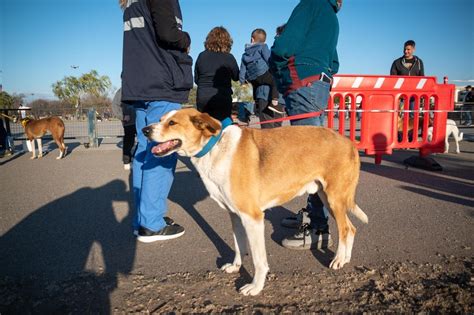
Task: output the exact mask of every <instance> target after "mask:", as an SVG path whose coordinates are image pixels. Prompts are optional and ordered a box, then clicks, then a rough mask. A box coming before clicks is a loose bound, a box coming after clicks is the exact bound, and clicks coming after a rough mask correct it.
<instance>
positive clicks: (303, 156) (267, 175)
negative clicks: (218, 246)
mask: <svg viewBox="0 0 474 315" xmlns="http://www.w3.org/2000/svg"><path fill="white" fill-rule="evenodd" d="M143 132H144V134H145V135H147V136H148V138H149V139H151V140H154V141H157V142H159V144H158V145H156V146H155V147H153V148H152V153H153V154H154V155H156V156H166V155H169V154H171V153H173V152H177V153H178V154H180V155H183V156H189V157H191V161H192V163H193V164H194V165H195V167H196V169H197V170H198V171H199V173H200V175H201V178H202V179H203V181H204V184H205V186H206V188H207V190H208V191H209V193H210V195H211V197H212V198H213V199H214V200H215V201H217V203H218V204H219V206H221V207H222V208H224V209H227V210H229V213H230V218H231V222H232V228H233V235H234V242H235V258H234V261H233V262H232V263H228V264H225V265H224V266H222V268H221V269H222V270H224V271H225V272H228V273H231V272H237V271H238V270H239V269H240V266H241V264H242V258H241V255H245V254H246V253H247V241H248V244H249V245H250V252H251V254H252V260H253V264H254V267H255V276H254V278H253V281H252V282H251V283H249V284H246V285H244V286H243V287H242V288H240V292H241V293H243V294H244V295H256V294H258V293H260V291H261V290H262V289H263V287H264V284H265V277H266V275H267V272H268V263H267V256H266V250H265V240H264V214H263V211H264V210H265V209H268V208H271V207H274V206H277V205H281V204H284V203H286V202H288V201H290V200H291V199H293V198H294V197H296V196H300V195H302V194H304V193H306V192H308V193H316V192H317V193H318V195H319V196H320V197H321V199H322V200H323V202H324V204H325V206H326V207H327V208H328V209H329V210H330V213H331V214H332V216H333V217H334V218H335V220H336V223H337V228H338V232H339V243H338V248H337V252H336V255H335V258H334V259H333V261H332V262H331V264H330V267H331V268H332V269H339V268H341V267H342V266H343V265H344V264H346V263H348V262H349V261H350V259H351V252H352V245H353V242H354V235H355V232H356V229H355V227H354V226H353V225H352V223H351V222H350V221H349V218H348V216H347V214H348V213H349V212H352V213H353V214H354V215H355V216H356V217H357V218H359V219H360V220H362V221H363V222H365V223H367V222H368V219H367V216H366V215H365V213H364V212H363V211H362V210H361V209H360V208H359V207H358V206H357V205H356V203H355V193H356V186H357V182H358V179H359V168H360V161H359V153H358V151H357V150H356V148H355V147H354V146H353V145H352V143H351V141H350V140H348V139H347V138H344V137H343V136H341V135H339V134H338V133H336V132H334V131H332V130H330V129H327V128H322V127H313V126H291V127H282V128H275V129H266V130H258V129H250V128H240V127H238V126H235V125H230V126H228V127H227V128H225V129H223V130H222V125H221V123H220V122H219V121H218V120H215V119H213V118H211V117H210V116H209V115H208V114H205V113H200V112H198V111H196V110H195V109H183V110H179V111H172V112H170V113H168V114H167V115H165V116H164V117H162V119H161V121H160V123H158V124H153V125H150V126H148V127H145V128H144V129H143ZM213 137H214V138H213ZM213 139H214V140H216V139H217V141H216V143H215V145H214V147H212V149H210V151H209V152H208V153H207V154H205V155H203V156H202V157H196V154H198V156H199V155H200V154H201V153H202V150H203V148H204V147H206V145H207V144H208V143H209V142H210V141H211V140H213Z"/></svg>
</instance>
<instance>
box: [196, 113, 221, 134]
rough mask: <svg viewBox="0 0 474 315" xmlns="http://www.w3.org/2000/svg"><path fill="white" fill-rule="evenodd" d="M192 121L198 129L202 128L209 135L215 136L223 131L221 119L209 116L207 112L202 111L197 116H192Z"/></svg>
mask: <svg viewBox="0 0 474 315" xmlns="http://www.w3.org/2000/svg"><path fill="white" fill-rule="evenodd" d="M191 122H192V123H193V125H194V127H196V128H197V129H198V130H202V132H203V134H204V135H205V136H207V137H210V136H215V135H217V134H218V133H219V132H220V131H221V128H222V127H221V125H220V124H219V121H218V120H216V119H214V118H212V117H211V116H209V114H207V113H200V114H199V115H196V116H191Z"/></svg>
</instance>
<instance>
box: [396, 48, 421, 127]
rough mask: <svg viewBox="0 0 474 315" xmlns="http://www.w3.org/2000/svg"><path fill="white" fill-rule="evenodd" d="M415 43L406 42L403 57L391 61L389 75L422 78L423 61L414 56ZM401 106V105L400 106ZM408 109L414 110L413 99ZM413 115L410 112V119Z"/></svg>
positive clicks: (411, 98)
mask: <svg viewBox="0 0 474 315" xmlns="http://www.w3.org/2000/svg"><path fill="white" fill-rule="evenodd" d="M415 46H416V44H415V41H414V40H408V41H406V42H405V44H404V45H403V56H402V57H400V58H397V59H395V60H394V61H393V63H392V67H391V68H390V75H404V76H424V75H425V67H424V66H423V61H422V60H421V59H420V58H419V57H417V56H415V55H414V54H415V50H416V49H415ZM401 106H403V104H401ZM409 109H410V110H411V111H412V110H414V109H415V98H414V97H413V96H412V97H410V104H409ZM414 116H415V114H414V113H413V112H410V117H411V118H413V117H414Z"/></svg>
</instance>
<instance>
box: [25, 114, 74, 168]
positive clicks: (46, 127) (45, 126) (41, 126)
mask: <svg viewBox="0 0 474 315" xmlns="http://www.w3.org/2000/svg"><path fill="white" fill-rule="evenodd" d="M20 122H21V124H22V126H23V128H25V134H26V137H27V138H28V140H29V141H30V144H31V151H32V152H33V156H32V157H31V159H35V158H36V150H35V139H36V141H37V142H38V158H40V157H43V144H42V140H41V137H43V136H44V135H45V134H46V132H48V131H49V132H50V133H51V135H52V136H53V139H54V141H55V142H56V144H57V145H58V148H59V156H58V157H57V158H56V159H58V160H59V159H61V158H63V157H65V156H66V151H67V148H66V145H65V144H64V122H63V121H62V120H61V118H59V117H55V116H53V117H48V118H43V119H31V118H28V117H27V118H23V119H21V120H20Z"/></svg>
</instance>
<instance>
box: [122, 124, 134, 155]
mask: <svg viewBox="0 0 474 315" xmlns="http://www.w3.org/2000/svg"><path fill="white" fill-rule="evenodd" d="M123 132H124V135H123V147H122V152H123V155H122V160H123V164H128V163H130V162H132V156H133V154H132V148H133V145H134V144H135V135H136V134H137V130H136V129H135V125H130V126H123Z"/></svg>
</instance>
